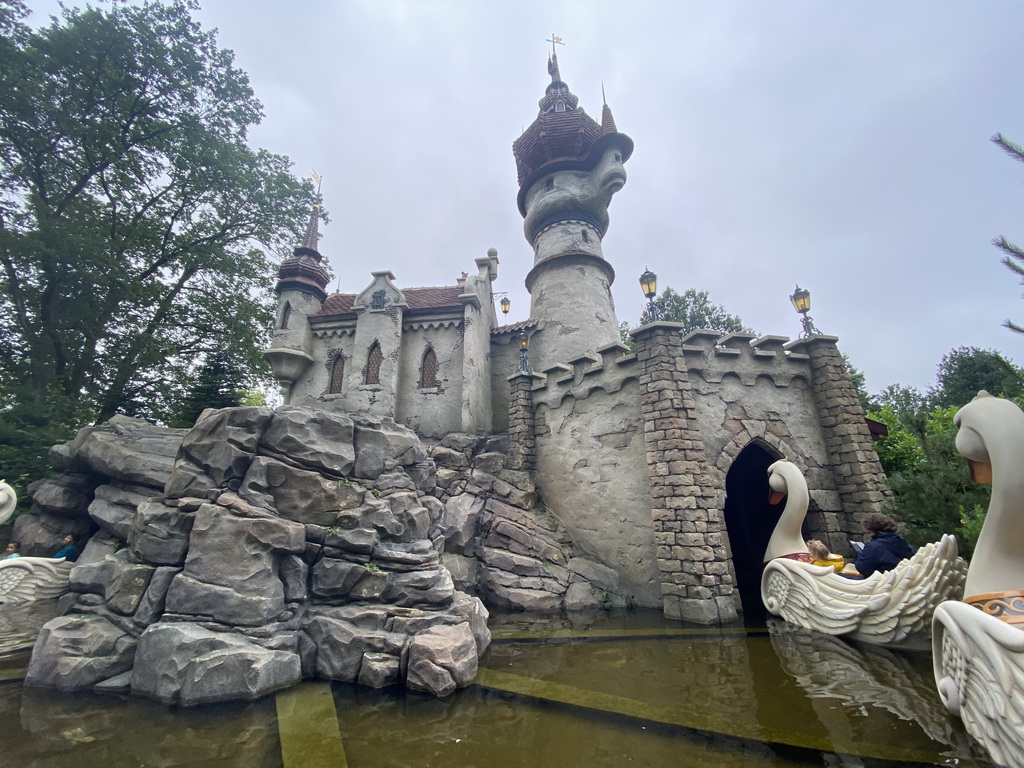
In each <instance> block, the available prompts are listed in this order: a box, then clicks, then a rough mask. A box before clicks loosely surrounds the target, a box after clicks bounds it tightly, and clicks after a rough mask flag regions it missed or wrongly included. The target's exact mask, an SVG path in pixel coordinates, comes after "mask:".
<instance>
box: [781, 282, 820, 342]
mask: <svg viewBox="0 0 1024 768" xmlns="http://www.w3.org/2000/svg"><path fill="white" fill-rule="evenodd" d="M789 300H790V301H791V302H793V309H795V310H796V311H797V312H799V313H800V324H801V325H802V326H803V328H804V330H803V332H802V333H801V334H800V338H801V339H806V338H807V337H808V336H817V335H820V334H821V331H819V330H818V328H817V326H815V325H814V320H813V318H811V317H810V316H809V315H808V314H807V313H808V312H810V311H811V292H810V291H808V290H807V289H806V288H801V287H800V286H799V285H798V286H797V287H796V290H794V291H793V295H792V296H790V297H789Z"/></svg>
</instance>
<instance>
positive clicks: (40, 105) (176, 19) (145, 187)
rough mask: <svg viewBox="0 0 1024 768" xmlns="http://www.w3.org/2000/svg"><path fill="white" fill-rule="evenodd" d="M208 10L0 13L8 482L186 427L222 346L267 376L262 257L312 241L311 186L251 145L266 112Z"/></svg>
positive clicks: (1, 409) (250, 374)
mask: <svg viewBox="0 0 1024 768" xmlns="http://www.w3.org/2000/svg"><path fill="white" fill-rule="evenodd" d="M194 8H196V5H195V3H194V2H192V1H191V0H168V2H166V3H156V2H144V3H141V4H137V5H136V4H128V3H112V4H111V5H110V6H109V7H108V8H87V9H86V10H84V11H79V10H74V9H68V8H65V9H63V10H62V15H61V17H60V18H58V19H56V20H54V21H53V22H52V23H50V24H49V25H47V26H44V27H41V28H40V29H38V30H31V29H30V28H28V27H27V26H26V25H24V23H23V22H22V21H21V20H20V19H21V18H23V16H24V6H22V5H21V4H19V3H11V2H5V3H0V30H2V31H3V33H4V34H3V36H2V37H0V343H2V346H3V349H4V354H3V355H2V356H0V421H2V422H3V424H0V433H2V434H3V435H4V436H5V438H6V439H9V440H11V441H12V442H5V443H4V446H3V448H4V449H5V450H3V451H0V475H7V476H9V477H17V476H18V474H19V473H20V472H22V471H23V470H24V471H25V472H27V473H29V474H33V475H34V474H35V473H36V472H37V471H38V466H39V464H40V461H41V457H42V455H43V453H45V449H46V447H47V446H48V445H49V444H51V443H52V442H54V439H55V438H58V437H59V436H67V435H68V434H69V433H70V432H73V431H74V429H75V428H77V427H79V426H82V425H83V424H84V423H87V422H88V421H92V420H103V419H106V418H108V417H109V416H111V415H112V414H114V413H116V412H122V413H126V414H128V415H132V416H139V417H144V418H150V419H154V420H161V421H166V420H168V419H170V418H171V417H172V416H174V415H175V414H180V411H181V409H183V408H184V407H185V401H186V400H187V399H188V398H189V396H190V392H191V394H195V389H196V387H197V386H198V383H197V382H195V381H194V376H193V374H194V372H196V371H197V370H198V369H200V368H201V367H202V366H203V365H204V363H203V361H204V360H205V359H206V358H207V356H209V355H215V354H217V353H219V352H220V351H222V350H229V354H230V363H231V365H233V366H234V367H235V369H236V370H238V371H241V372H243V373H244V378H245V379H246V382H247V385H248V386H251V385H252V384H254V383H256V382H257V381H259V380H260V379H261V377H264V376H265V375H266V374H265V371H266V367H265V366H266V364H265V362H264V361H263V359H262V356H261V354H260V350H261V349H262V348H263V347H264V346H265V334H266V329H267V328H269V327H270V326H271V324H272V310H273V302H272V297H271V293H270V290H269V289H270V278H271V276H272V272H273V270H272V268H271V265H270V262H269V261H268V259H267V257H266V256H265V255H264V254H265V253H266V252H270V253H283V252H285V251H286V249H287V248H288V247H289V246H290V245H293V244H294V243H295V242H297V241H298V239H299V237H300V236H301V232H302V228H303V222H304V220H305V218H306V216H307V214H308V211H309V203H310V201H311V199H312V197H313V189H312V186H311V184H309V183H308V182H306V183H303V182H300V181H299V180H297V179H296V178H295V177H294V176H293V175H292V174H291V173H290V172H289V165H290V163H289V162H288V160H287V159H286V158H284V157H280V156H276V155H272V154H270V153H268V152H265V151H262V150H254V149H252V148H250V147H249V146H248V144H247V143H246V136H247V132H248V129H249V127H250V126H252V125H255V124H256V123H258V122H259V120H260V117H261V109H262V108H261V105H260V103H259V102H258V101H257V99H256V97H255V96H254V94H253V92H252V90H251V89H250V87H249V84H248V79H247V78H246V76H245V74H244V73H243V72H241V71H240V70H238V69H236V68H235V67H234V66H233V65H232V54H231V53H230V51H226V50H222V49H219V48H218V47H217V44H216V38H215V36H214V34H213V33H211V32H205V31H203V30H202V29H201V28H200V27H199V26H198V25H197V24H196V23H195V22H193V21H192V19H191V11H192V10H193V9H194ZM14 454H23V455H24V458H23V459H19V458H18V457H17V456H15V455H14Z"/></svg>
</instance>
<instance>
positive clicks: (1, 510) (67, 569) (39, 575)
mask: <svg viewBox="0 0 1024 768" xmlns="http://www.w3.org/2000/svg"><path fill="white" fill-rule="evenodd" d="M17 505H18V497H17V495H16V494H15V493H14V489H13V488H11V486H10V485H9V484H8V483H6V482H5V481H3V480H0V525H3V524H4V523H6V522H7V521H8V520H10V519H11V516H12V515H13V514H14V509H15V507H16V506H17ZM74 565H75V564H74V563H70V562H68V561H67V560H65V559H64V558H60V559H59V560H58V559H55V558H52V557H12V558H10V559H3V560H0V604H21V603H30V602H32V601H34V600H52V599H54V598H57V597H60V596H61V595H63V594H64V593H65V592H67V591H68V578H69V576H70V574H71V569H72V568H73V567H74Z"/></svg>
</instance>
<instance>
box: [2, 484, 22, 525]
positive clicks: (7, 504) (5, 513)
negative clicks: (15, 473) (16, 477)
mask: <svg viewBox="0 0 1024 768" xmlns="http://www.w3.org/2000/svg"><path fill="white" fill-rule="evenodd" d="M17 506H18V496H17V494H15V493H14V489H13V488H11V486H10V485H8V484H7V481H6V480H0V525H3V524H4V523H6V522H7V521H8V520H10V519H11V515H13V514H14V508H15V507H17Z"/></svg>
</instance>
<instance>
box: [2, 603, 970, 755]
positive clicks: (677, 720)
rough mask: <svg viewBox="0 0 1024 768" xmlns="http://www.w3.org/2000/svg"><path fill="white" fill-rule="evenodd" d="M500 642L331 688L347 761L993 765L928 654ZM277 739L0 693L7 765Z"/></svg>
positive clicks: (715, 639)
mask: <svg viewBox="0 0 1024 768" xmlns="http://www.w3.org/2000/svg"><path fill="white" fill-rule="evenodd" d="M7 618H8V621H7V623H6V624H5V623H3V619H2V618H0V647H6V646H5V645H4V644H5V643H7V642H8V640H7V638H5V637H4V634H3V633H4V631H5V630H4V629H3V627H5V626H9V625H10V624H11V623H12V622H14V623H16V622H15V617H13V616H8V617H7ZM38 618H40V617H29V619H31V620H32V621H35V620H37V619H38ZM39 623H42V622H41V621H40V622H39ZM492 629H493V631H494V634H495V641H494V643H493V644H492V646H491V648H490V650H489V651H488V652H487V654H486V655H485V656H484V658H483V660H482V669H481V674H480V677H479V678H478V682H479V684H478V685H476V686H473V687H471V688H468V689H465V690H462V691H459V692H457V693H456V694H454V695H453V696H450V697H448V698H445V699H435V698H433V697H429V696H423V695H419V694H415V693H410V692H407V691H404V690H400V689H385V690H382V691H373V690H370V689H364V688H359V687H356V686H352V685H342V684H335V685H334V686H333V694H334V704H335V706H336V710H337V718H338V730H339V732H340V734H341V739H342V742H343V744H344V752H345V754H346V756H347V760H348V765H349V766H353V768H362V767H363V766H395V767H399V766H409V767H410V768H412V767H416V768H420V767H423V766H444V767H445V768H460V767H461V768H469V767H471V766H473V767H476V768H485V767H488V766H503V767H505V766H508V767H509V768H516V767H517V766H522V767H523V768H527V767H529V768H547V767H548V766H551V768H556V767H557V768H572V766H616V767H618V766H623V765H626V766H632V765H636V766H675V765H685V764H695V765H701V766H712V767H713V766H726V767H728V768H734V767H736V768H738V767H739V766H755V765H756V766H806V765H825V766H849V767H850V768H854V767H864V768H872V767H875V766H896V765H900V766H903V765H908V764H918V765H944V764H952V763H953V762H954V761H958V764H959V765H961V766H978V765H985V764H986V763H985V762H984V761H983V760H978V759H976V758H975V756H974V755H973V754H972V752H971V746H970V744H971V741H970V739H969V738H968V737H967V736H966V735H965V734H964V732H963V730H962V729H961V728H960V726H959V722H958V721H956V720H954V719H953V718H950V717H949V716H948V715H947V714H946V712H945V710H944V709H943V708H942V707H941V705H940V704H939V702H938V698H937V696H936V694H935V692H934V689H933V684H932V680H931V669H930V662H929V658H928V656H927V654H924V655H906V654H899V653H893V652H890V651H886V650H884V649H881V648H876V647H873V646H872V647H870V648H861V647H858V646H853V645H850V644H848V643H845V642H843V641H842V640H838V639H836V638H832V637H827V636H824V635H819V634H816V633H813V632H810V631H808V630H803V629H799V628H796V627H791V626H788V625H786V624H785V623H784V622H772V623H771V624H770V625H769V627H768V628H762V629H760V630H757V629H755V630H747V629H744V628H743V627H739V626H736V627H721V628H707V627H693V626H689V627H686V626H683V625H681V624H680V623H678V622H670V621H666V620H665V619H664V618H663V617H661V616H660V615H659V614H654V613H638V614H632V615H627V616H608V615H605V614H598V615H594V616H588V617H577V618H574V619H572V620H554V621H530V620H526V619H524V618H523V617H522V616H513V617H501V616H496V617H494V620H493V622H492ZM24 631H28V630H24ZM24 631H23V630H20V629H19V630H18V632H21V633H22V634H23V633H24ZM14 634H17V632H12V633H11V640H10V642H11V643H12V644H13V643H14V640H13V636H14ZM3 655H4V654H3V653H0V657H2V656H3ZM8 658H10V656H9V655H8ZM2 663H3V662H2V660H0V664H2ZM277 728H278V722H277V719H276V714H275V707H274V700H273V698H272V697H269V698H267V699H263V700H261V701H258V702H254V703H247V704H238V705H217V706H209V707H201V708H197V709H187V710H186V709H175V708H168V707H165V706H163V705H159V704H155V703H152V702H148V701H145V700H141V699H119V698H111V697H100V696H91V695H67V694H60V693H56V692H50V691H39V690H25V689H23V688H22V686H21V685H20V683H6V684H2V685H0V745H2V746H0V764H3V765H19V766H20V765H25V766H33V767H35V766H39V767H42V766H58V765H60V766H64V765H68V764H70V763H74V764H75V766H76V768H91V766H103V768H109V766H111V765H116V766H136V765H138V766H141V765H149V766H167V767H168V768H170V767H171V766H185V765H190V766H191V765H201V766H236V765H237V766H247V767H248V766H256V767H258V766H280V765H282V759H281V752H280V741H279V739H278V730H277ZM287 768H293V766H287ZM303 768H307V767H306V766H303Z"/></svg>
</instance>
